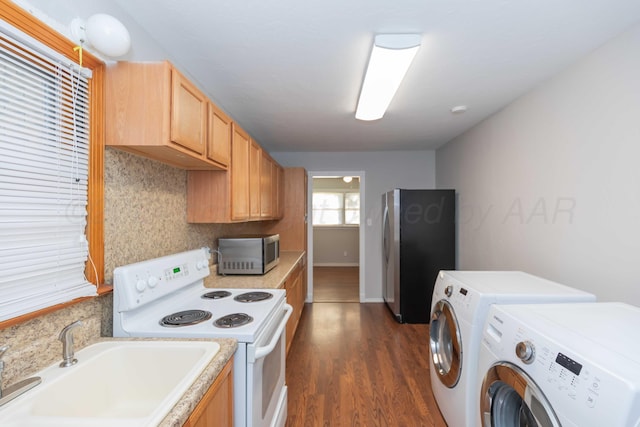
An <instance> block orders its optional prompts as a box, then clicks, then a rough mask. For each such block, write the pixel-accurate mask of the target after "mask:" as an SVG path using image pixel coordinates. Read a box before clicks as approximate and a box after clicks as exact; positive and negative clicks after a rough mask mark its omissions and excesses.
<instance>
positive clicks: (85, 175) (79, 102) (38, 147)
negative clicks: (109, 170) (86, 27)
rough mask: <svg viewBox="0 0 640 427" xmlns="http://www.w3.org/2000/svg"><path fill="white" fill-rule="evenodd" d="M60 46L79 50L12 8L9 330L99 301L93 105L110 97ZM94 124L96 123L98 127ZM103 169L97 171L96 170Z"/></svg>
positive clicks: (4, 117) (5, 62)
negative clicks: (73, 304) (90, 263)
mask: <svg viewBox="0 0 640 427" xmlns="http://www.w3.org/2000/svg"><path fill="white" fill-rule="evenodd" d="M8 23H12V24H14V25H15V27H19V29H22V30H24V31H28V32H30V33H31V34H33V35H37V36H38V38H39V39H41V40H44V41H47V44H48V45H52V46H54V47H55V50H54V49H52V48H50V47H48V46H46V45H45V44H43V43H41V42H39V41H38V40H36V39H34V38H31V37H30V36H29V35H26V34H24V33H22V32H20V31H19V30H18V29H16V28H15V27H13V26H11V25H9V24H8ZM61 48H62V50H64V51H66V52H71V53H72V52H73V50H72V48H73V45H72V44H71V42H68V41H67V40H66V39H64V38H62V37H61V36H59V35H56V34H55V33H54V32H53V31H52V30H50V29H49V28H48V27H46V26H45V25H44V24H42V23H40V22H39V21H37V20H35V19H34V18H33V17H31V16H29V15H28V14H27V13H26V12H24V11H22V10H21V9H20V8H18V7H17V6H14V5H11V4H8V5H7V7H6V8H5V7H4V6H3V10H2V11H0V236H2V238H1V239H0V327H5V326H9V325H11V324H14V323H16V322H17V321H20V320H26V318H30V317H35V315H37V314H38V313H39V312H40V310H43V309H47V308H48V307H52V306H60V304H65V303H68V302H69V301H72V300H75V299H77V298H79V297H85V296H91V295H96V286H95V285H93V284H92V283H90V282H89V281H88V280H87V279H86V278H85V274H84V270H85V262H86V260H87V256H88V252H89V246H91V248H92V249H93V248H96V247H102V244H103V241H102V226H101V224H99V225H97V224H96V220H98V221H100V223H101V222H102V221H101V220H102V186H101V182H102V179H101V170H102V153H101V150H100V149H96V148H98V147H101V143H102V138H101V137H100V133H99V132H96V126H102V120H101V119H100V118H99V117H100V113H101V111H102V106H100V104H99V103H98V102H96V101H94V99H93V98H92V95H97V97H98V99H101V94H102V89H101V88H100V85H99V84H98V83H96V80H93V81H92V80H90V78H89V77H90V75H91V71H90V70H89V69H81V68H80V67H79V66H78V65H77V64H75V63H74V62H73V61H70V60H69V59H68V58H69V57H70V54H66V55H65V56H66V57H65V56H63V55H61V54H60V53H59V52H58V51H60V50H61ZM85 58H86V63H87V64H88V65H89V67H91V68H93V69H95V70H97V74H96V76H97V80H98V82H101V79H102V76H103V70H104V66H103V64H102V63H101V62H100V61H97V60H96V59H95V58H94V57H92V56H91V55H87V54H85ZM96 76H94V77H96ZM96 107H97V108H96ZM91 109H94V111H91ZM95 117H98V119H97V120H96V123H90V121H91V120H92V119H93V118H95ZM96 135H98V137H96ZM91 147H93V149H91ZM95 165H97V166H98V169H97V170H91V169H92V168H93V167H94V166H95ZM87 210H90V214H89V216H87ZM87 218H89V222H90V224H89V225H88V226H87ZM87 235H89V237H90V238H92V241H91V242H90V243H89V242H88V241H87V238H86V236H87ZM96 255H97V262H96V265H95V267H92V268H91V269H90V271H91V275H90V277H91V278H92V279H93V280H94V281H96V282H97V283H100V282H101V279H102V277H103V276H102V274H103V259H102V255H103V252H102V250H99V251H97V254H96ZM8 319H12V321H7V320H8Z"/></svg>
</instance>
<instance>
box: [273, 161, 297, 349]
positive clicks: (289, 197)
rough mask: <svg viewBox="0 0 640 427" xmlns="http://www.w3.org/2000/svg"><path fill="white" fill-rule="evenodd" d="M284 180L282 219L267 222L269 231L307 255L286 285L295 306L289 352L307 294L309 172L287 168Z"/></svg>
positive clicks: (289, 247) (285, 248) (286, 248)
mask: <svg viewBox="0 0 640 427" xmlns="http://www.w3.org/2000/svg"><path fill="white" fill-rule="evenodd" d="M282 180H283V181H284V195H282V194H280V195H279V196H284V197H283V200H282V204H283V205H284V211H283V212H282V219H281V220H280V221H277V222H273V223H269V224H267V225H265V232H267V233H277V234H279V235H280V249H281V250H283V251H304V252H305V256H304V257H303V258H302V260H301V261H300V262H299V263H298V265H296V266H295V267H294V269H293V272H292V274H290V275H289V277H288V278H287V280H285V284H284V288H285V289H286V291H287V302H289V304H291V306H292V307H293V314H292V315H291V319H289V323H288V324H287V352H288V351H289V348H290V346H291V342H292V341H293V337H294V335H295V332H296V329H297V327H298V322H299V321H300V316H301V315H302V310H303V309H304V302H305V299H306V297H307V256H306V253H307V171H306V170H305V169H304V168H285V169H284V171H283V173H282ZM276 198H277V197H276Z"/></svg>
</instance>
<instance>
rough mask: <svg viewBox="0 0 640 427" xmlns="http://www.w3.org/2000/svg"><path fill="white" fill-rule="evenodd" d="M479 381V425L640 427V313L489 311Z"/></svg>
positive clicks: (557, 308) (600, 308)
mask: <svg viewBox="0 0 640 427" xmlns="http://www.w3.org/2000/svg"><path fill="white" fill-rule="evenodd" d="M479 379H480V385H481V393H480V396H479V398H478V401H477V402H476V405H475V406H476V414H477V416H478V420H482V425H483V426H495V427H504V426H522V425H526V426H535V425H537V426H562V427H602V426H607V427H609V426H610V427H637V426H640V308H638V307H634V306H631V305H628V304H623V303H586V304H559V305H558V304H542V305H538V304H537V305H523V306H507V305H495V306H493V307H491V309H490V311H489V314H488V317H487V322H486V326H485V328H484V333H483V338H482V345H481V350H480V359H479Z"/></svg>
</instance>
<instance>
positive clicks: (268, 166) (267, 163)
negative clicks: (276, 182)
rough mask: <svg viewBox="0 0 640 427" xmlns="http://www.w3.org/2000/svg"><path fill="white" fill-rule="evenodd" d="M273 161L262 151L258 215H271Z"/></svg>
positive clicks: (270, 216) (263, 216)
mask: <svg viewBox="0 0 640 427" xmlns="http://www.w3.org/2000/svg"><path fill="white" fill-rule="evenodd" d="M273 167H274V163H273V161H271V158H269V156H268V155H267V154H266V153H264V152H263V153H262V169H261V171H260V216H261V217H262V218H272V217H273V181H272V180H273V177H272V170H273Z"/></svg>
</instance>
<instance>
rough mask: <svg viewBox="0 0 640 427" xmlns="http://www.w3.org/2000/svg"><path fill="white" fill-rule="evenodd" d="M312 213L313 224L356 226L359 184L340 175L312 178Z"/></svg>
mask: <svg viewBox="0 0 640 427" xmlns="http://www.w3.org/2000/svg"><path fill="white" fill-rule="evenodd" d="M312 214H313V225H319V226H323V225H325V226H358V225H359V224H360V192H359V184H358V183H357V182H355V183H352V181H349V183H345V181H344V179H343V178H341V177H327V178H324V177H323V178H314V190H313V198H312Z"/></svg>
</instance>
